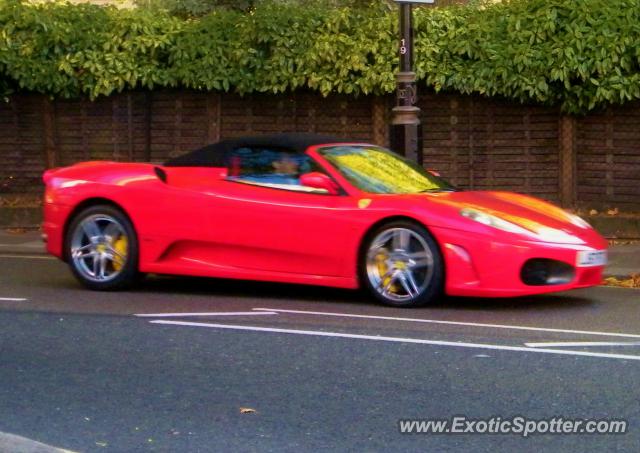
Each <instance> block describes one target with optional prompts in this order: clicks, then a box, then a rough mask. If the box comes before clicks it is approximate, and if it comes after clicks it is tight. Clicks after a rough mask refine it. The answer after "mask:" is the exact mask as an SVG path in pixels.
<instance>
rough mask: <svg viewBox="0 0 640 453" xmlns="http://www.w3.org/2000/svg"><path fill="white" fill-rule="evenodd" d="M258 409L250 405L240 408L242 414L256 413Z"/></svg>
mask: <svg viewBox="0 0 640 453" xmlns="http://www.w3.org/2000/svg"><path fill="white" fill-rule="evenodd" d="M256 412H258V411H256V410H255V409H251V408H250V407H241V408H240V413H241V414H255V413H256Z"/></svg>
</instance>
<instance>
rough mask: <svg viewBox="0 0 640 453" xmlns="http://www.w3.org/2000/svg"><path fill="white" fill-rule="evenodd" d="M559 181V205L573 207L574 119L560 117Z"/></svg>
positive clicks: (574, 182) (574, 180)
mask: <svg viewBox="0 0 640 453" xmlns="http://www.w3.org/2000/svg"><path fill="white" fill-rule="evenodd" d="M559 123H560V124H559V137H558V138H559V140H558V141H559V144H560V149H559V167H560V168H559V172H558V176H559V181H558V187H559V189H560V204H562V206H564V207H573V206H574V205H575V204H576V198H577V197H576V147H575V142H576V119H575V118H574V117H572V116H569V115H562V116H561V117H560V121H559Z"/></svg>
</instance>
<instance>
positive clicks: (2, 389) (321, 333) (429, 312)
mask: <svg viewBox="0 0 640 453" xmlns="http://www.w3.org/2000/svg"><path fill="white" fill-rule="evenodd" d="M13 299H15V300H13ZM136 315H149V316H136ZM639 372H640V291H639V290H632V289H620V288H605V287H600V288H592V289H588V290H581V291H575V292H571V293H562V294H557V295H551V296H538V297H530V298H522V299H504V300H497V299H494V300H482V299H448V300H445V301H443V302H441V303H440V304H438V305H437V306H432V307H428V308H424V309H417V310H400V309H394V308H389V307H383V306H380V305H377V304H376V303H375V302H373V301H372V300H371V299H370V298H368V297H367V296H365V295H363V294H360V293H358V292H352V291H342V290H333V289H326V288H316V287H304V286H291V285H275V284H260V283H248V282H234V281H223V280H215V279H187V278H166V277H163V278H159V277H153V278H148V279H147V280H145V281H144V282H143V283H142V284H141V285H140V286H139V287H138V288H137V289H136V290H135V291H129V292H120V293H96V292H90V291H87V290H84V289H82V288H81V287H80V286H79V284H77V283H76V282H75V280H74V279H73V278H72V276H71V275H70V273H69V272H68V270H67V268H66V266H65V265H64V264H63V263H60V262H58V261H56V260H53V259H46V258H45V257H42V256H37V255H34V256H33V257H29V256H26V255H25V256H15V257H9V256H7V255H6V254H4V255H3V254H0V415H1V418H0V432H7V433H12V434H17V435H20V436H24V437H27V438H30V439H34V440H37V441H40V442H44V443H47V444H51V445H56V446H59V447H62V448H66V449H70V450H74V451H82V452H88V451H113V452H137V451H141V452H142V451H162V452H165V451H166V452H191V451H194V452H208V451H233V452H242V451H274V452H281V451H296V452H300V451H358V452H361V451H513V450H516V449H518V450H522V451H532V450H536V451H558V450H561V451H581V452H582V451H603V450H605V449H606V450H613V449H617V450H619V451H638V449H639V448H640V405H639V404H638V403H639V399H640V389H639V386H638V383H639V379H638V375H639ZM241 408H248V409H253V410H254V411H255V412H252V411H248V412H247V413H241ZM460 415H464V416H467V417H469V418H473V419H479V418H488V417H491V416H499V417H501V418H503V419H506V418H510V417H513V416H523V417H528V418H530V419H542V418H551V417H554V416H561V417H564V418H565V419H567V418H580V419H583V418H595V419H605V418H615V419H625V420H627V422H628V432H627V434H624V435H611V434H610V435H594V434H591V435H585V434H583V435H578V434H573V435H534V436H531V437H528V438H523V437H522V436H519V435H515V434H509V435H497V434H493V435H480V434H456V435H452V434H449V435H444V434H440V435H434V434H412V435H407V434H400V432H399V428H398V420H399V419H413V418H415V419H431V418H434V419H448V418H450V417H453V416H460ZM0 447H1V446H0ZM0 450H1V448H0Z"/></svg>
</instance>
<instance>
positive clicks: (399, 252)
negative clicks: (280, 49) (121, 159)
mask: <svg viewBox="0 0 640 453" xmlns="http://www.w3.org/2000/svg"><path fill="white" fill-rule="evenodd" d="M44 181H45V183H46V192H45V204H44V225H43V228H44V232H45V238H46V239H47V248H48V251H49V252H50V253H51V254H53V255H55V256H57V257H59V258H61V259H63V260H65V261H66V262H68V264H69V267H70V268H71V271H72V272H73V274H74V275H75V276H76V277H77V278H78V280H80V281H81V282H82V283H83V284H84V285H86V286H87V287H89V288H91V289H97V290H110V289H118V288H123V287H126V286H128V285H130V284H132V283H133V282H135V280H136V277H137V276H139V275H141V274H142V273H157V274H182V275H195V276H207V277H221V278H237V279H250V280H268V281H277V282H290V283H304V284H313V285H326V286H336V287H342V288H358V287H364V288H366V289H367V290H368V291H370V292H371V294H372V295H374V296H375V297H376V298H377V299H378V300H380V301H381V302H383V303H386V304H390V305H395V306H407V307H408V306H419V305H424V304H426V303H429V302H431V301H433V300H435V299H437V298H438V296H439V295H441V294H442V293H446V294H449V295H461V296H487V297H499V296H519V295H528V294H537V293H544V292H550V291H564V290H568V289H573V288H583V287H588V286H593V285H597V284H599V283H600V281H601V278H602V271H603V268H604V265H605V263H606V247H607V243H606V241H605V240H604V239H603V238H602V237H600V235H599V234H598V233H596V232H595V231H594V230H593V229H592V228H591V227H590V226H589V225H588V224H587V223H586V222H584V221H583V220H582V219H581V218H579V217H577V216H575V215H572V214H570V213H567V212H565V211H564V210H562V209H560V208H559V207H556V206H554V205H552V204H549V203H547V202H545V201H542V200H539V199H536V198H533V197H530V196H526V195H520V194H515V193H508V192H485V191H465V190H458V189H456V188H455V187H453V186H452V185H450V184H449V183H447V182H446V181H445V180H443V179H441V178H440V177H438V176H435V175H434V174H431V173H430V172H427V171H425V170H423V169H422V168H421V167H419V166H417V165H415V164H414V163H412V162H410V161H407V160H406V159H404V158H403V157H401V156H399V155H397V154H395V153H393V152H391V151H388V150H386V149H384V148H380V147H378V146H374V145H371V144H367V143H357V142H346V141H344V140H339V139H334V138H329V137H321V136H316V135H298V134H290V135H279V136H271V137H253V138H244V139H234V140H227V141H222V142H220V143H217V144H214V145H209V146H206V147H204V148H202V149H199V150H197V151H194V152H191V153H188V154H185V155H183V156H180V157H178V158H175V159H172V160H169V161H168V162H166V163H165V164H164V165H154V164H149V163H117V162H86V163H81V164H77V165H73V166H71V167H65V168H59V169H53V170H49V171H47V172H46V173H45V174H44Z"/></svg>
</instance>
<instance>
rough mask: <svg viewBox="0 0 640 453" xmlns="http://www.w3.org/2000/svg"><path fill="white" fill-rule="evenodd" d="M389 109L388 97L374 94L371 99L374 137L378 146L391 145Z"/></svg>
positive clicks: (374, 141)
mask: <svg viewBox="0 0 640 453" xmlns="http://www.w3.org/2000/svg"><path fill="white" fill-rule="evenodd" d="M387 110H388V106H387V98H386V97H385V96H374V97H373V99H372V101H371V117H372V121H371V123H372V128H373V131H372V138H373V143H374V144H376V145H378V146H389V136H388V132H389V130H388V129H389V128H388V125H387V122H388V121H387V120H388V118H387Z"/></svg>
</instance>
